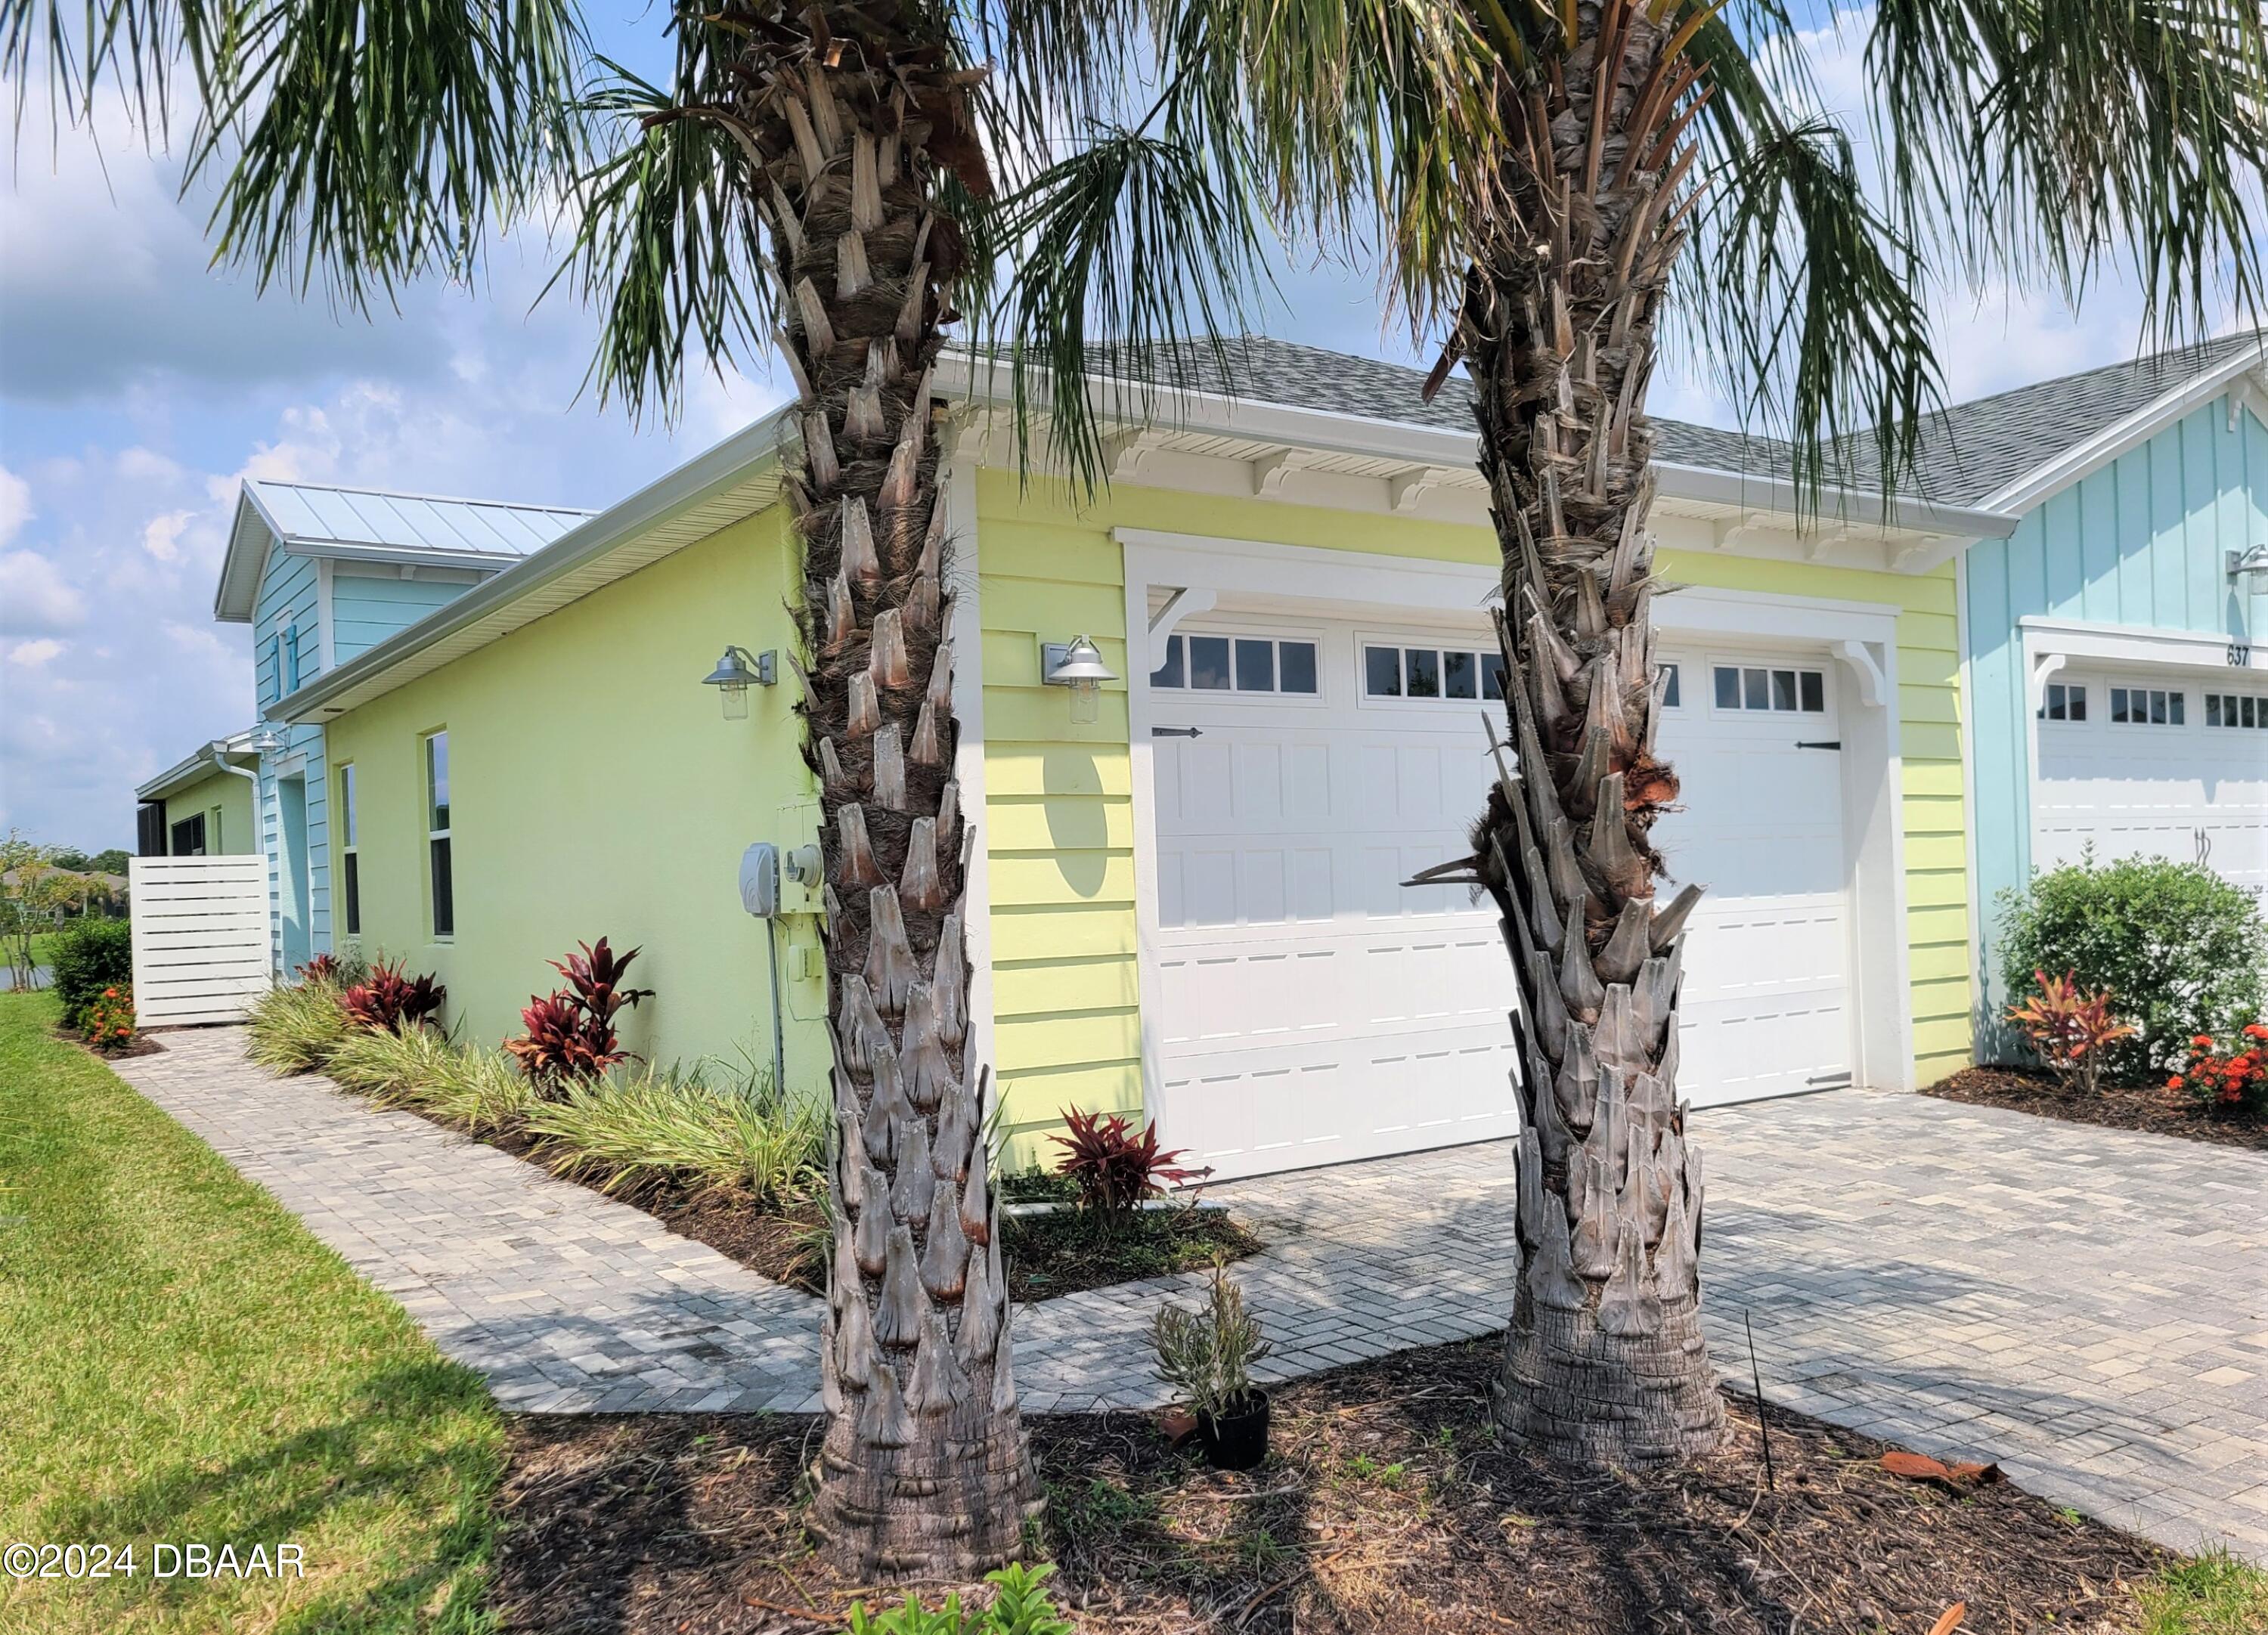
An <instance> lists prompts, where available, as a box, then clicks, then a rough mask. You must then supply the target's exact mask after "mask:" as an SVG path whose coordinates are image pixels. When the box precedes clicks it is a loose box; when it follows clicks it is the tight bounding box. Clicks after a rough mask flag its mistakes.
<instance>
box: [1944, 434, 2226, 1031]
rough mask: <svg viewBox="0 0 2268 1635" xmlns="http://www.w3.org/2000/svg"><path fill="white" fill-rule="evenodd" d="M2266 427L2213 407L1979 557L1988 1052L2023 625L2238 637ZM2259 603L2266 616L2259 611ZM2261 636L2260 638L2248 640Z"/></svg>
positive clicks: (2038, 511) (2018, 783)
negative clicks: (2240, 555) (2236, 556)
mask: <svg viewBox="0 0 2268 1635" xmlns="http://www.w3.org/2000/svg"><path fill="white" fill-rule="evenodd" d="M2264 501H2268V427H2264V426H2263V425H2262V424H2261V423H2260V422H2259V421H2258V420H2257V419H2256V418H2254V417H2253V416H2252V415H2251V414H2250V413H2249V412H2246V413H2242V414H2239V415H2238V416H2237V417H2236V423H2235V425H2234V426H2233V427H2232V426H2231V425H2230V424H2229V420H2228V409H2227V408H2226V406H2225V405H2224V404H2222V403H2218V402H2216V403H2211V404H2207V405H2206V406H2205V407H2204V408H2202V409H2197V410H2195V411H2193V412H2192V413H2191V414H2189V415H2187V416H2183V418H2182V419H2181V420H2179V421H2177V422H2176V423H2174V424H2172V425H2169V426H2168V427H2166V428H2165V429H2164V430H2163V431H2160V432H2159V433H2158V434H2157V435H2156V436H2155V437H2154V438H2151V439H2150V440H2149V441H2148V442H2147V443H2145V444H2144V445H2142V446H2140V447H2139V448H2135V449H2131V450H2129V451H2128V452H2127V453H2124V454H2123V455H2121V456H2119V458H2118V459H2117V460H2114V461H2112V462H2111V463H2110V465H2108V466H2105V467H2104V468H2102V469H2101V470H2099V471H2096V472H2094V473H2092V474H2090V475H2088V476H2087V477H2086V478H2084V479H2082V480H2081V481H2080V482H2077V483H2074V484H2073V485H2072V486H2071V487H2069V488H2067V489H2065V490H2062V491H2061V492H2059V493H2057V494H2054V495H2051V496H2050V497H2048V498H2047V499H2046V500H2044V501H2043V502H2042V503H2041V504H2039V505H2038V506H2037V507H2036V508H2035V509H2034V510H2033V511H2032V512H2030V513H2029V515H2027V516H2026V517H2025V518H2024V519H2023V521H2022V522H2021V523H2020V524H2018V525H2017V527H2016V531H2015V533H2014V534H2012V535H2011V536H2010V537H2008V538H2007V539H2006V540H1985V541H1979V542H1978V543H1977V544H1976V545H1975V546H1973V547H1971V548H1970V552H1969V564H1968V572H1969V609H1968V611H1969V622H1968V630H1969V641H1970V659H1969V662H1970V699H1971V703H1972V706H1973V707H1974V709H1975V710H1976V712H1977V719H1976V722H1975V725H1974V732H1975V733H1976V740H1975V742H1976V756H1975V760H1976V773H1977V892H1978V895H1979V897H1980V899H1981V902H1979V905H1978V906H1979V909H1980V911H1981V917H1982V919H1983V921H1984V926H1983V929H1984V933H1985V935H1984V943H1985V951H1984V960H1983V966H1984V969H1983V973H1982V975H1983V976H1984V978H1985V983H1984V987H1983V989H1982V991H1980V992H1979V994H1978V996H1977V998H1978V1006H1979V1010H1980V1012H1981V1013H1983V1014H1982V1017H1981V1018H1980V1020H1981V1021H1982V1022H1983V1025H1984V1026H1983V1031H1984V1038H1985V1041H1986V1042H1987V1048H1988V1050H1989V1051H1991V1052H1992V1053H1994V1054H1995V1055H1996V1056H1997V1057H1999V1059H2007V1053H2008V1051H2009V1050H2010V1049H2013V1043H2014V1042H2013V1041H2011V1040H2008V1039H2007V1038H2005V1037H2000V1036H1996V1029H1994V1028H1993V1027H1992V1025H1991V1023H1990V1021H1989V1020H1985V1019H1990V1018H1992V1017H1996V1016H1997V1015H1998V1014H1999V1011H2000V1010H2001V1008H2002V1007H2003V1006H2004V1005H2005V1004H2006V998H2005V995H2004V994H2003V993H2002V991H2001V989H2002V984H2001V982H2000V977H1999V960H1998V958H1997V957H1996V955H1995V954H1994V953H1993V951H1992V932H1993V929H1994V922H1995V921H1996V920H1997V918H1998V915H1999V900H2000V895H2001V894H2002V893H2003V892H2006V891H2008V890H2010V889H2011V888H2013V887H2016V886H2018V885H2020V884H2021V883H2022V882H2023V881H2024V880H2026V879H2028V878H2029V875H2030V873H2031V866H2032V853H2031V829H2032V818H2031V727H2030V715H2031V706H2030V703H2029V701H2028V699H2027V698H2026V696H2025V688H2024V676H2023V635H2022V630H2021V623H2020V622H2021V620H2023V619H2025V618H2027V617H2047V618H2054V619H2067V620H2077V621H2085V622H2089V623H2101V624H2123V625H2133V626H2138V627H2142V628H2147V629H2157V630H2189V631H2195V632H2198V633H2201V634H2209V635H2224V636H2228V637H2232V638H2237V639H2242V638H2244V637H2245V636H2246V630H2247V626H2246V621H2245V614H2244V611H2243V609H2242V606H2241V603H2240V601H2239V599H2238V598H2236V597H2235V596H2234V595H2232V594H2231V593H2230V591H2229V586H2228V577H2227V570H2226V566H2225V553H2226V552H2227V551H2228V550H2230V549H2244V548H2246V547H2248V546H2250V545H2252V544H2254V543H2256V542H2257V541H2261V540H2263V539H2268V504H2264ZM2256 605H2257V604H2256ZM2251 639H2253V640H2258V639H2259V633H2258V632H2257V631H2255V632H2253V634H2252V637H2251Z"/></svg>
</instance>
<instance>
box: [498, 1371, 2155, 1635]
mask: <svg viewBox="0 0 2268 1635" xmlns="http://www.w3.org/2000/svg"><path fill="white" fill-rule="evenodd" d="M1498 1356H1499V1348H1498V1346H1497V1344H1494V1343H1493V1342H1489V1341H1477V1342H1473V1343H1470V1344H1462V1345H1452V1346H1441V1347H1437V1348H1434V1349H1432V1350H1429V1351H1407V1352H1403V1353H1402V1354H1401V1355H1399V1356H1396V1357H1393V1358H1388V1359H1382V1360H1381V1361H1378V1362H1374V1363H1368V1364H1365V1365H1362V1366H1357V1367H1353V1368H1347V1369H1342V1370H1339V1371H1338V1372H1337V1373H1335V1374H1327V1375H1322V1376H1318V1377H1317V1378H1314V1379H1311V1380H1307V1381H1302V1382H1300V1383H1299V1384H1298V1385H1295V1386H1291V1387H1286V1388H1283V1389H1281V1390H1279V1391H1278V1393H1277V1396H1276V1401H1275V1432H1274V1440H1273V1448H1274V1451H1273V1453H1272V1454H1271V1455H1270V1460H1269V1462H1268V1463H1267V1464H1266V1465H1265V1466H1263V1468H1262V1469H1259V1470H1256V1471H1254V1472H1252V1473H1250V1474H1249V1475H1248V1476H1243V1477H1229V1476H1221V1475H1217V1474H1214V1473H1211V1472H1209V1471H1207V1470H1205V1469H1204V1468H1203V1467H1202V1466H1201V1465H1199V1464H1198V1463H1197V1462H1196V1460H1195V1459H1194V1458H1193V1457H1192V1456H1190V1455H1185V1454H1182V1453H1177V1452H1175V1451H1174V1450H1173V1449H1171V1448H1170V1447H1167V1445H1166V1443H1165V1441H1164V1440H1163V1439H1162V1438H1161V1437H1160V1435H1159V1434H1158V1432H1156V1431H1155V1429H1154V1428H1153V1427H1152V1425H1151V1423H1150V1421H1149V1420H1148V1419H1147V1418H1145V1417H1144V1416H1140V1415H1133V1414H1113V1415H1098V1416H1063V1417H1053V1416H1050V1417H1045V1418H1036V1417H1035V1418H1033V1419H1031V1420H1030V1421H1029V1425H1030V1428H1031V1435H1032V1443H1033V1447H1034V1450H1035V1454H1036V1455H1037V1457H1038V1460H1039V1465H1040V1471H1041V1476H1042V1479H1043V1480H1044V1481H1045V1483H1046V1484H1047V1486H1048V1490H1049V1513H1048V1515H1047V1518H1046V1520H1045V1521H1044V1522H1043V1523H1042V1526H1041V1529H1040V1532H1039V1535H1038V1536H1037V1538H1036V1539H1035V1546H1036V1553H1037V1554H1038V1555H1040V1556H1042V1557H1043V1558H1047V1559H1050V1560H1053V1561H1055V1562H1057V1563H1058V1564H1059V1566H1060V1574H1059V1576H1058V1578H1057V1580H1056V1583H1057V1587H1058V1591H1059V1596H1060V1599H1061V1600H1062V1602H1064V1604H1065V1606H1066V1608H1067V1609H1069V1611H1070V1616H1071V1621H1072V1623H1073V1624H1074V1625H1075V1626H1076V1627H1077V1628H1079V1630H1080V1631H1093V1632H1095V1635H1100V1632H1101V1631H1117V1632H1124V1635H1197V1632H1199V1631H1218V1632H1219V1635H1229V1632H1231V1631H1242V1632H1249V1635H1292V1632H1293V1631H1307V1632H1309V1635H1337V1632H1339V1631H1380V1632H1381V1635H1382V1632H1385V1631H1394V1632H1395V1635H1400V1632H1402V1631H1442V1632H1443V1635H1449V1632H1451V1631H1454V1635H1473V1632H1474V1631H1484V1630H1496V1629H1506V1630H1521V1631H1535V1632H1536V1635H1545V1632H1547V1631H1548V1632H1549V1635H1657V1632H1664V1631H1694V1632H1696V1635H1698V1632H1700V1631H1708V1632H1709V1635H1792V1632H1793V1631H1797V1630H1799V1629H1800V1630H1802V1631H1822V1632H1827V1631H1840V1632H1845V1635H1885V1632H1889V1631H1896V1635H1922V1631H1926V1630H1927V1629H1929V1627H1930V1625H1931V1624H1932V1623H1933V1621H1934V1620H1936V1619H1937V1617H1939V1616H1940V1614H1942V1613H1943V1612H1944V1611H1945V1610H1946V1609H1948V1607H1950V1606H1951V1605H1952V1604H1953V1603H1954V1602H1966V1603H1967V1607H1968V1617H1967V1621H1966V1623H1965V1624H1964V1625H1963V1627H1964V1628H1965V1629H1968V1630H1974V1631H1992V1632H1993V1635H2000V1632H2001V1631H2011V1632H2020V1631H2049V1630H2055V1631H2082V1632H2088V1635H2096V1632H2108V1631H2130V1630H2132V1629H2133V1628H2134V1627H2135V1624H2136V1618H2135V1614H2134V1608H2133V1604H2132V1597H2131V1596H2129V1595H2128V1594H2126V1593H2125V1590H2124V1586H2125V1585H2127V1584H2129V1583H2132V1582H2133V1581H2135V1580H2138V1579H2139V1578H2141V1577H2143V1576H2145V1575H2147V1574H2148V1573H2149V1572H2152V1571H2154V1569H2155V1568H2157V1567H2158V1566H2160V1565H2164V1564H2165V1563H2167V1562H2168V1561H2169V1560H2170V1559H2171V1558H2169V1557H2168V1556H2166V1555H2165V1554H2164V1553H2163V1552H2161V1551H2160V1550H2158V1549H2157V1548H2156V1547H2155V1546H2154V1545H2152V1544H2149V1543H2145V1542H2144V1541H2142V1540H2139V1539H2137V1538H2134V1537H2132V1536H2129V1535H2126V1534H2123V1533H2120V1532H2118V1531H2117V1530H2115V1529H2113V1528H2108V1527H2104V1526H2102V1525H2100V1524H2097V1523H2095V1522H2091V1521H2066V1520H2065V1519H2063V1517H2061V1516H2060V1515H2058V1512H2057V1511H2056V1510H2055V1509H2054V1508H2053V1507H2052V1506H2049V1505H2047V1504H2046V1503H2044V1502H2043V1501H2042V1500H2040V1499H2036V1498H2033V1497H2031V1496H2030V1495H2029V1494H2026V1493H2024V1492H2021V1491H2019V1490H2017V1489H2016V1488H2015V1487H2014V1486H2012V1485H2010V1484H2005V1483H2003V1484H1998V1485H1992V1486H1985V1487H1980V1488H1976V1489H1974V1490H1971V1491H1966V1492H1957V1493H1956V1492H1953V1491H1947V1490H1945V1489H1942V1488H1940V1487H1938V1486H1935V1485H1932V1484H1918V1483H1914V1482H1909V1481H1904V1480H1902V1479H1900V1478H1898V1477H1893V1476H1891V1475H1889V1473H1888V1472H1887V1471H1885V1470H1883V1469H1881V1466H1880V1464H1879V1463H1878V1462H1877V1461H1878V1460H1879V1458H1880V1456H1881V1454H1882V1452H1883V1451H1884V1449H1883V1446H1882V1445H1881V1444H1880V1443H1877V1442H1874V1441H1870V1440H1867V1439H1866V1438H1864V1437H1860V1436H1857V1435H1854V1434H1852V1433H1850V1432H1844V1431H1840V1430H1837V1429H1834V1428H1833V1427H1830V1426H1828V1425H1822V1424H1820V1423H1819V1422H1817V1421H1815V1420H1810V1419H1806V1418H1800V1417H1798V1416H1795V1415H1792V1414H1783V1413H1780V1412H1778V1411H1774V1412H1772V1413H1771V1419H1770V1428H1771V1450H1772V1458H1773V1463H1774V1468H1775V1470H1776V1473H1777V1484H1776V1486H1775V1488H1774V1489H1773V1490H1772V1491H1765V1490H1764V1476H1763V1470H1762V1468H1761V1461H1760V1457H1759V1455H1760V1445H1759V1439H1758V1431H1757V1425H1756V1416H1755V1413H1754V1411H1753V1408H1752V1404H1750V1403H1749V1402H1748V1401H1747V1400H1746V1399H1743V1398H1734V1399H1733V1401H1732V1419H1733V1424H1732V1427H1731V1432H1730V1434H1729V1435H1728V1437H1727V1440H1726V1443H1725V1446H1724V1447H1722V1448H1721V1449H1720V1450H1719V1452H1718V1453H1717V1454H1715V1455H1712V1457H1711V1458H1709V1459H1708V1460H1706V1461H1705V1462H1702V1463H1701V1464H1699V1465H1697V1466H1696V1467H1693V1468H1691V1469H1683V1470H1678V1471H1673V1472H1668V1473H1665V1474H1661V1475H1656V1476H1648V1477H1632V1476H1603V1477H1572V1476H1570V1475H1568V1474H1567V1473H1565V1472H1564V1471H1562V1470H1559V1469H1555V1468H1554V1467H1552V1466H1550V1465H1549V1464H1547V1463H1545V1462H1542V1461H1539V1460H1536V1459H1534V1458H1531V1457H1528V1456H1527V1455H1522V1454H1520V1453H1516V1452H1510V1451H1507V1450H1506V1449H1504V1448H1502V1447H1499V1446H1498V1445H1497V1443H1496V1440H1495V1437H1494V1435H1493V1432H1491V1427H1490V1424H1489V1419H1488V1414H1487V1410H1486V1408H1485V1405H1484V1402H1485V1399H1484V1390H1485V1388H1486V1386H1487V1382H1488V1381H1489V1379H1490V1376H1491V1374H1492V1373H1493V1372H1494V1369H1495V1365H1496V1361H1497V1359H1498ZM819 1433H820V1426H819V1424H818V1422H817V1421H816V1420H814V1419H813V1418H807V1417H792V1416H769V1417H768V1416H756V1417H746V1416H732V1417H727V1416H718V1415H696V1414H684V1415H675V1414H673V1415H656V1416H652V1417H641V1418H622V1419H593V1418H563V1417H537V1418H522V1419H518V1420H515V1421H514V1422H513V1424H512V1433H511V1434H512V1468H511V1471H510V1474H509V1476H508V1477H507V1479H506V1482H505V1485H504V1536H503V1542H502V1545H501V1548H500V1550H499V1553H498V1563H497V1580H496V1583H495V1586H494V1589H493V1591H492V1594H493V1601H494V1604H495V1606H496V1607H497V1610H498V1611H499V1612H500V1614H501V1615H502V1617H503V1620H504V1626H505V1628H506V1629H507V1630H511V1631H538V1630H540V1631H545V1632H546V1635H596V1632H597V1631H608V1635H720V1632H723V1631H739V1632H743V1635H745V1632H748V1631H772V1632H775V1635H814V1632H815V1631H831V1630H837V1629H841V1628H843V1626H844V1623H845V1616H844V1615H845V1611H846V1609H847V1608H848V1607H849V1605H850V1603H851V1601H852V1600H853V1599H854V1598H864V1599H865V1600H866V1601H867V1602H869V1603H870V1604H872V1603H875V1602H880V1601H881V1600H883V1599H884V1598H885V1597H886V1596H887V1597H888V1598H891V1599H895V1598H896V1597H895V1596H891V1595H890V1594H889V1592H887V1591H882V1590H879V1589H877V1588H876V1587H873V1586H857V1585H846V1584H843V1583H841V1582H839V1581H838V1580H835V1579H833V1578H831V1577H830V1576H829V1575H828V1573H827V1572H825V1570H824V1569H822V1568H821V1566H820V1565H818V1563H817V1562H816V1561H815V1560H814V1558H813V1557H812V1555H811V1553H810V1550H809V1547H808V1545H807V1544H806V1541H805V1537H804V1533H803V1511H802V1506H803V1505H804V1503H805V1502H806V1497H805V1487H804V1483H805V1476H804V1472H805V1471H806V1469H807V1468H808V1466H809V1463H810V1461H811V1458H812V1456H813V1455H814V1453H815V1452H816V1447H817V1441H818V1437H819ZM946 1588H947V1587H946V1586H942V1585H936V1586H929V1587H925V1588H924V1595H925V1598H926V1599H927V1600H928V1601H929V1602H930V1603H931V1604H932V1605H933V1604H935V1602H937V1601H938V1600H939V1599H941V1598H942V1596H943V1594H945V1592H946ZM978 1593H979V1594H982V1593H983V1592H981V1591H979V1592H978Z"/></svg>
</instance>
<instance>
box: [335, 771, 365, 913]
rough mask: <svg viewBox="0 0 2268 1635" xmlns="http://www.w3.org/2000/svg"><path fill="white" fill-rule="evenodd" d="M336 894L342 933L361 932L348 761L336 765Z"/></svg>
mask: <svg viewBox="0 0 2268 1635" xmlns="http://www.w3.org/2000/svg"><path fill="white" fill-rule="evenodd" d="M336 821H337V823H338V830H339V895H340V896H341V897H342V899H343V902H342V907H343V909H344V910H345V915H346V934H347V935H348V936H350V937H358V936H360V935H361V934H362V852H361V851H360V850H359V847H358V831H357V827H356V823H355V770H354V762H351V761H350V762H347V763H346V764H345V765H344V766H342V767H341V768H340V769H339V810H338V816H337V820H336Z"/></svg>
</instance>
